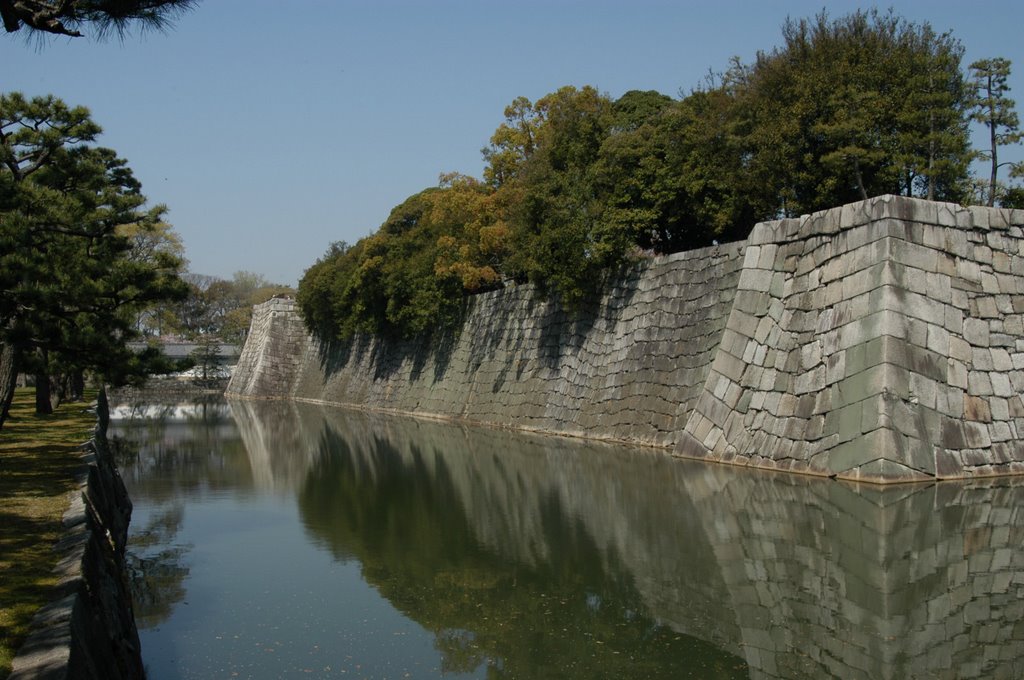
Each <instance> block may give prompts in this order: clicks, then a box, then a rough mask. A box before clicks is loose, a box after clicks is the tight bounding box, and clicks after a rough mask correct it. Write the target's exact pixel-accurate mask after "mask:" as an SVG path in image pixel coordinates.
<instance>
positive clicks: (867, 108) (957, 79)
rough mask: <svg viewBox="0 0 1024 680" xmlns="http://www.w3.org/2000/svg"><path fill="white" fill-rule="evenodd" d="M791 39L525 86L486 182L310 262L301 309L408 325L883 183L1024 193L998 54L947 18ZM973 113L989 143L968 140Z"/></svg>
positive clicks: (548, 287) (456, 181)
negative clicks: (1007, 162) (527, 92)
mask: <svg viewBox="0 0 1024 680" xmlns="http://www.w3.org/2000/svg"><path fill="white" fill-rule="evenodd" d="M782 37H783V44H782V45H781V46H780V47H778V48H776V49H774V50H772V51H771V52H761V53H759V54H758V55H757V57H756V59H755V60H754V62H753V63H750V64H745V63H741V62H740V61H739V60H738V59H734V60H733V61H732V63H731V64H730V65H729V67H728V69H727V70H726V71H725V72H724V73H721V74H718V75H715V76H712V77H709V78H708V79H707V81H706V82H705V83H703V84H702V85H700V86H699V87H697V88H695V89H694V90H692V91H691V92H689V93H688V94H686V95H685V96H682V97H681V98H679V99H673V98H671V97H668V96H666V95H663V94H660V93H657V92H652V91H648V92H641V91H631V92H627V93H626V94H624V95H623V96H622V97H620V98H619V99H616V100H613V99H611V98H609V97H608V96H606V95H604V94H601V93H600V92H598V91H597V90H596V89H594V88H593V87H583V88H576V87H571V86H569V87H563V88H561V89H559V90H558V91H556V92H553V93H551V94H548V95H546V96H544V97H542V98H540V99H539V100H537V101H536V102H531V101H530V100H528V99H526V98H524V97H519V98H517V99H515V100H514V101H513V102H512V103H511V104H510V105H509V106H508V107H507V108H506V109H505V120H504V122H503V123H502V124H501V125H500V126H499V127H498V129H497V130H496V131H495V133H494V135H493V136H492V137H491V139H490V143H489V145H488V146H487V147H486V148H484V149H483V155H484V158H485V161H486V167H485V169H484V176H483V178H482V179H474V178H471V177H467V176H463V175H459V174H457V173H455V174H450V175H444V176H442V179H441V182H440V185H439V186H438V187H435V188H429V189H426V190H424V191H422V192H420V193H418V194H415V195H414V196H411V197H409V198H408V199H406V200H405V201H404V202H403V203H402V204H401V205H399V206H397V207H396V208H395V209H394V210H393V211H392V212H391V215H390V216H389V217H388V219H387V221H385V223H384V224H383V225H381V227H380V228H379V229H378V230H377V231H376V232H375V233H373V234H371V235H370V236H368V237H366V238H364V239H362V240H360V241H359V242H358V243H356V244H354V245H349V244H345V243H336V244H333V245H332V246H331V247H330V248H329V249H328V251H327V253H325V255H324V256H323V257H322V258H320V259H319V260H318V261H317V262H316V263H315V264H314V265H313V266H312V267H310V268H309V269H308V270H307V271H306V273H305V276H304V277H303V279H302V281H301V283H300V285H299V291H298V302H299V305H300V309H301V310H302V313H303V316H304V318H305V320H306V323H307V325H308V326H309V327H310V329H311V330H312V331H314V332H315V333H317V334H318V335H319V336H321V337H322V338H326V339H329V340H333V339H345V338H349V337H351V336H352V335H353V334H355V333H360V332H363V333H372V334H379V335H390V336H400V337H409V336H415V335H418V334H423V333H429V332H431V331H432V330H434V329H437V328H439V327H443V326H444V325H445V323H450V322H451V321H453V320H455V319H457V318H458V316H459V314H460V312H461V309H462V306H463V304H464V298H465V296H466V294H468V293H475V292H480V291H485V290H491V289H495V288H499V287H502V286H504V285H508V284H509V283H522V282H531V283H533V284H535V285H536V286H537V287H538V290H539V291H540V292H541V294H544V295H548V296H555V297H558V298H559V299H560V300H562V302H563V303H565V304H567V305H569V306H576V305H579V304H580V303H581V302H582V301H583V300H584V299H585V298H586V297H587V296H588V295H589V294H592V293H593V292H594V291H596V290H599V289H600V287H601V285H602V283H603V282H604V281H605V280H606V279H607V278H608V276H609V275H612V274H614V272H616V271H617V270H618V269H619V268H620V267H622V266H623V265H625V264H627V263H629V262H630V261H632V260H634V259H636V258H637V257H640V256H643V255H646V254H659V253H672V252H676V251H680V250H686V249H692V248H697V247H701V246H705V245H709V244H711V243H713V242H714V241H729V240H736V239H742V238H745V237H746V236H747V235H748V233H749V232H750V229H751V228H752V227H753V225H754V224H755V223H757V222H758V221H761V220H765V219H774V218H778V217H786V216H794V215H801V214H804V213H809V212H812V211H816V210H821V209H825V208H829V207H832V206H837V205H842V204H845V203H848V202H851V201H855V200H859V199H863V198H867V197H869V196H875V195H880V194H900V195H905V196H921V197H926V198H930V199H934V200H943V201H955V202H961V203H967V202H971V201H974V200H979V199H980V200H981V201H982V202H986V203H988V204H989V205H992V204H995V203H1001V204H1002V205H1016V204H1019V203H1020V202H1021V199H1022V198H1024V197H1022V196H1021V191H1020V189H1019V188H1008V187H1007V186H1005V185H1004V184H1002V183H1001V182H999V180H998V178H997V171H998V169H999V168H1000V167H1001V165H1004V164H1000V163H999V161H998V149H999V147H1000V146H1002V145H1005V144H1009V143H1015V142H1017V141H1019V139H1020V135H1019V132H1018V129H1017V128H1018V122H1017V117H1016V114H1015V113H1014V111H1013V101H1012V100H1010V99H1008V98H1007V97H1006V92H1007V90H1008V88H1007V86H1006V76H1007V75H1008V74H1009V66H1010V65H1009V62H1008V61H1006V60H1005V59H992V60H984V61H979V62H976V63H975V64H972V65H971V67H970V72H969V73H965V72H964V69H963V68H962V66H961V58H962V55H963V48H962V47H961V45H960V43H959V42H958V41H957V40H955V39H954V38H953V37H952V36H951V35H950V34H948V33H946V34H937V33H936V32H935V31H934V30H933V29H932V28H931V27H930V26H929V25H928V24H927V23H924V24H915V23H910V22H908V21H906V20H904V19H902V18H900V17H898V16H896V15H894V14H893V13H891V12H889V13H879V12H877V11H869V12H863V11H861V12H855V13H853V14H850V15H848V16H844V17H842V18H839V19H835V20H832V19H830V18H829V17H828V16H827V15H826V14H825V13H822V14H820V15H819V16H817V17H816V18H814V19H812V20H806V19H805V20H797V21H792V20H791V21H787V22H786V23H785V25H784V26H783V29H782ZM972 120H975V121H978V122H980V123H982V124H983V125H985V126H987V127H988V129H989V130H990V131H991V146H990V148H988V149H986V150H984V151H980V152H979V151H974V150H972V148H971V144H970V139H969V125H970V122H971V121H972ZM978 157H984V158H986V159H991V174H990V177H989V178H988V179H987V180H985V181H984V182H982V181H978V180H975V179H974V178H973V177H972V176H971V174H970V165H971V163H972V161H973V160H975V159H976V158H978ZM1019 173H1020V168H1019V167H1014V168H1011V175H1019Z"/></svg>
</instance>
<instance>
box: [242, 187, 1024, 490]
mask: <svg viewBox="0 0 1024 680" xmlns="http://www.w3.org/2000/svg"><path fill="white" fill-rule="evenodd" d="M1022 226H1024V211H1016V210H1012V211H1011V210H1002V209H993V208H975V207H972V208H963V207H960V206H956V205H952V204H943V203H934V202H928V201H922V200H917V199H909V198H901V197H894V196H883V197H879V198H875V199H870V200H868V201H862V202H859V203H855V204H851V205H847V206H844V207H842V208H836V209H833V210H828V211H823V212H821V213H816V214H814V215H809V216H804V217H802V218H800V219H788V220H780V221H776V222H766V223H761V224H759V225H757V226H756V227H755V228H754V230H753V232H752V233H751V236H750V238H749V239H748V240H747V241H745V242H742V243H737V244H730V245H727V246H716V247H713V248H705V249H701V250H695V251H690V252H686V253H679V254H676V255H672V256H668V257H662V258H657V259H654V260H651V261H649V262H645V263H643V264H641V265H638V266H637V267H635V268H634V269H632V270H631V271H630V272H629V273H628V274H627V275H626V276H624V277H623V278H622V280H621V281H620V282H619V283H618V284H617V285H616V286H614V287H613V288H612V289H611V290H610V291H609V292H607V293H606V294H605V295H604V296H603V297H602V298H601V299H600V301H599V302H598V303H597V304H596V305H594V306H593V307H592V308H590V309H589V310H588V311H586V312H585V313H577V314H576V315H570V314H568V313H566V312H565V311H563V310H561V309H559V308H558V307H557V305H555V304H552V303H546V302H542V301H539V300H537V299H535V297H534V295H533V291H532V289H531V288H530V287H528V286H519V287H513V288H508V289H505V290H501V291H496V292H493V293H488V294H484V295H480V296H476V297H474V298H473V299H472V300H471V301H470V303H469V308H468V311H467V314H466V318H465V322H464V324H463V326H462V327H461V328H460V329H458V331H457V332H455V333H453V334H449V335H447V336H444V337H443V338H442V339H441V340H440V341H437V342H435V343H434V344H431V345H422V344H420V345H418V344H415V343H388V342H382V341H377V340H371V339H367V338H361V339H357V340H356V341H353V342H350V343H344V344H341V345H339V346H332V347H327V346H324V345H321V344H319V343H317V342H316V341H314V340H312V339H311V338H309V337H308V336H307V335H306V333H305V331H304V329H303V328H302V324H301V321H300V320H299V317H298V314H297V311H296V309H295V307H294V303H292V302H291V301H288V300H273V301H271V302H269V303H266V304H265V305H263V306H261V307H260V308H258V309H257V311H256V314H255V315H254V320H253V327H252V331H251V333H250V336H249V341H248V342H247V344H246V347H245V348H244V350H243V354H242V358H241V360H240V363H239V367H238V370H237V371H236V373H235V376H234V377H233V378H232V381H231V383H230V385H229V388H228V393H229V394H233V395H237V396H243V397H263V398H296V399H305V400H312V401H319V402H324V403H332V404H340V405H348V406H355V407H359V408H368V409H374V410H384V411H396V412H405V413H413V414H417V415H423V416H430V417H440V418H449V419H462V420H468V421H472V422H479V423H483V424H489V425H497V426H505V427H514V428H519V429H526V430H535V431H543V432H551V433H558V434H568V435H575V436H584V437H592V438H597V439H608V440H616V441H626V442H633V443H638V444H644V445H652V446H659V447H665V448H669V449H671V450H672V451H674V452H675V453H677V454H679V455H682V456H686V457H695V458H707V459H712V460H716V461H722V462H729V463H734V464H744V465H754V466H759V467H767V468H773V469H784V470H790V471H796V472H806V473H812V474H819V475H829V476H837V477H841V478H849V479H856V480H864V481H875V482H888V481H907V480H920V479H933V478H952V477H971V476H987V475H994V474H1006V473H1021V472H1024V444H1022V443H1021V441H1020V439H1019V437H1018V432H1021V433H1022V434H1024V402H1022V400H1021V396H1020V395H1021V392H1022V391H1024V230H1022Z"/></svg>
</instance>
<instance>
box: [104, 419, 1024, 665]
mask: <svg viewBox="0 0 1024 680" xmlns="http://www.w3.org/2000/svg"><path fill="white" fill-rule="evenodd" d="M112 406H114V408H113V416H114V420H113V422H112V430H111V435H112V437H116V438H119V439H120V440H121V443H120V444H119V447H118V448H119V461H118V463H119V465H120V466H121V471H122V474H123V476H124V479H125V483H126V485H127V486H128V490H129V493H130V494H131V497H132V499H133V501H134V503H135V513H134V517H133V520H132V539H131V543H130V545H129V552H130V553H131V555H132V560H131V564H132V567H133V571H134V572H135V578H134V581H135V589H134V590H135V613H136V617H137V620H138V624H139V629H140V636H141V640H142V645H143V659H144V661H145V663H146V666H147V669H148V671H149V676H150V678H152V679H153V680H161V679H163V678H207V677H241V678H245V677H252V678H274V677H366V678H403V677H412V678H422V677H439V676H442V675H443V676H445V677H453V678H457V677H480V678H483V677H487V678H543V677H552V678H553V677H558V678H574V677H579V678H594V677H609V678H611V677H616V678H629V677H636V678H640V677H644V678H658V677H665V678H669V677H672V678H676V677H694V678H820V677H828V676H832V677H843V678H858V677H862V678H906V677H928V678H933V677H934V678H971V677H978V678H1002V677H1005V678H1016V677H1021V676H1024V551H1021V550H1020V546H1021V545H1022V544H1024V479H1021V478H1015V477H1006V478H1001V479H998V480H976V481H973V482H943V483H939V484H926V485H921V484H917V485H912V486H895V487H886V488H881V487H874V486H867V485H862V486H856V485H853V484H850V483H845V482H837V481H833V480H827V479H818V478H809V477H803V476H798V475H790V474H774V473H768V472H765V471H763V470H762V471H754V470H748V469H743V468H734V467H728V466H721V465H709V464H705V463H700V462H693V461H683V460H679V459H674V458H671V457H669V456H668V455H666V454H664V453H660V452H656V451H652V450H634V449H627V448H622V447H614V446H608V445H602V444H597V443H587V442H581V441H577V440H571V439H566V438H558V437H544V436H526V435H521V434H514V433H511V432H508V431H504V430H498V429H487V428H467V427H461V426H457V425H450V424H441V423H434V422H425V421H418V420H413V419H408V418H399V417H391V416H383V415H372V414H367V413H363V412H355V411H347V410H341V409H331V408H324V407H319V406H314V405H307V404H299V403H292V402H270V401H230V402H223V401H213V402H208V403H206V404H198V405H185V406H181V405H176V406H156V405H146V404H142V405H134V406H130V405H121V406H120V407H118V406H117V405H116V404H114V405H112Z"/></svg>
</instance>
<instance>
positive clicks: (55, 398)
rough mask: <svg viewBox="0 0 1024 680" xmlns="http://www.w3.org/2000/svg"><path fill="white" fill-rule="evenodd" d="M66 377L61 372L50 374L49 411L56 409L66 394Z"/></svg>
mask: <svg viewBox="0 0 1024 680" xmlns="http://www.w3.org/2000/svg"><path fill="white" fill-rule="evenodd" d="M67 394H68V391H67V378H66V377H65V376H64V374H63V373H58V374H57V375H51V376H50V411H51V412H53V411H56V410H57V407H58V406H60V405H61V404H62V403H64V398H65V397H66V396H67Z"/></svg>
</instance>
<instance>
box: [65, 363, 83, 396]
mask: <svg viewBox="0 0 1024 680" xmlns="http://www.w3.org/2000/svg"><path fill="white" fill-rule="evenodd" d="M69 385H70V390H69V392H70V394H69V397H68V401H82V398H83V397H84V396H85V374H83V373H82V371H80V370H78V369H76V370H75V371H73V372H72V373H71V376H70V378H69Z"/></svg>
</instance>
